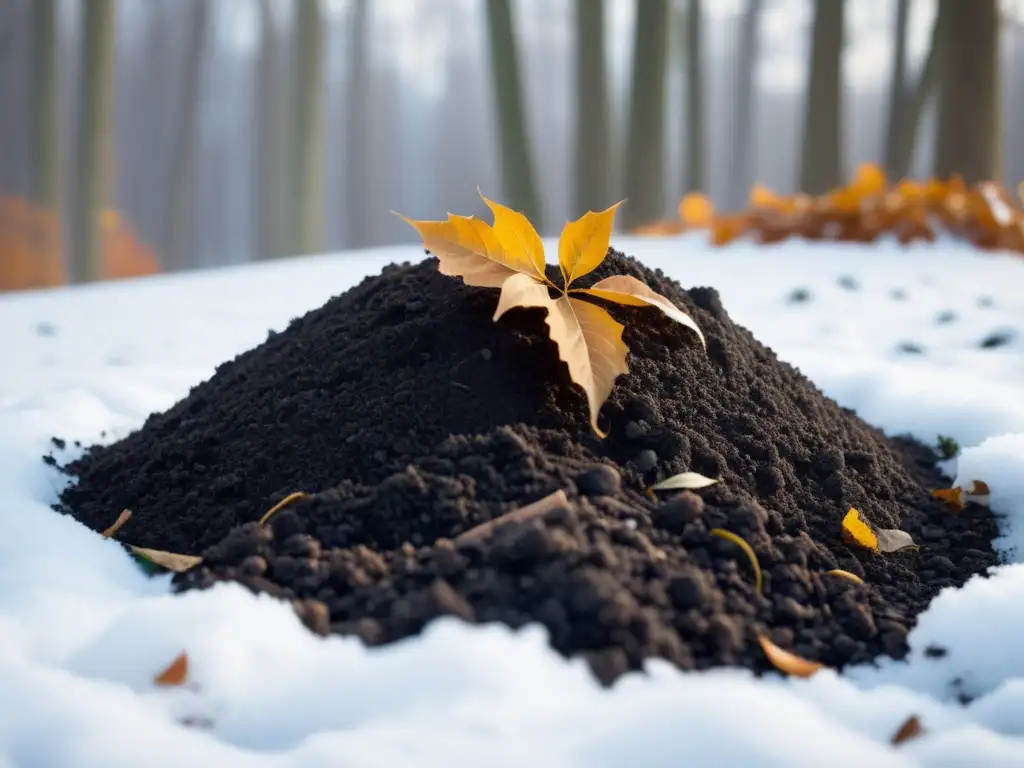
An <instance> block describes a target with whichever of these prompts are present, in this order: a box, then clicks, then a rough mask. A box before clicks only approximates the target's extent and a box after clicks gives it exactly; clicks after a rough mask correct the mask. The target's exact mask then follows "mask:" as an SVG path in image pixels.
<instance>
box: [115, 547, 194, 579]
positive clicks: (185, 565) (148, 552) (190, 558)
mask: <svg viewBox="0 0 1024 768" xmlns="http://www.w3.org/2000/svg"><path fill="white" fill-rule="evenodd" d="M128 546H129V548H130V549H131V551H132V552H134V553H135V554H136V555H139V556H140V557H144V558H145V559H146V560H149V561H150V562H151V563H155V564H156V565H159V566H160V567H161V568H166V569H167V570H168V571H174V572H175V573H181V572H182V571H187V570H188V569H189V568H193V567H195V566H197V565H199V564H200V563H201V562H203V558H201V557H198V556H196V555H178V554H175V553H174V552H163V551H161V550H159V549H147V548H146V547H136V546H134V545H131V544H129V545H128Z"/></svg>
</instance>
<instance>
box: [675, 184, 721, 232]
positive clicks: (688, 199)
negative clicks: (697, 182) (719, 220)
mask: <svg viewBox="0 0 1024 768" xmlns="http://www.w3.org/2000/svg"><path fill="white" fill-rule="evenodd" d="M679 218H680V219H682V221H683V224H684V225H685V226H686V228H687V229H707V228H708V227H710V226H711V224H712V222H713V221H714V219H715V206H714V205H712V204H711V201H710V200H708V198H707V195H702V194H700V193H699V192H690V193H688V194H686V195H684V196H683V199H682V200H680V201H679Z"/></svg>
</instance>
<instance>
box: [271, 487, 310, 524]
mask: <svg viewBox="0 0 1024 768" xmlns="http://www.w3.org/2000/svg"><path fill="white" fill-rule="evenodd" d="M308 498H309V494H308V493H303V492H302V491H295V492H294V493H289V494H288V495H287V496H285V497H284V498H283V499H281V500H280V501H279V502H277V504H275V505H274V506H272V507H271V508H270V509H268V510H267V511H266V512H264V513H263V517H261V518H260V521H259V525H266V524H267V521H268V520H270V518H272V517H273V516H274V515H275V514H277V513H278V512H280V511H281V510H282V509H284V508H285V507H287V506H288V505H289V504H292V503H294V502H296V501H300V500H302V499H308Z"/></svg>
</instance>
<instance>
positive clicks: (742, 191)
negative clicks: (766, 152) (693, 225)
mask: <svg viewBox="0 0 1024 768" xmlns="http://www.w3.org/2000/svg"><path fill="white" fill-rule="evenodd" d="M761 7H762V2H761V0H747V5H746V8H745V10H744V11H743V18H742V20H741V22H740V34H739V41H738V42H739V50H738V51H737V53H736V116H735V118H734V119H733V120H732V132H733V135H732V139H731V141H730V142H729V146H730V147H731V152H730V155H729V172H728V173H729V176H728V187H727V189H728V195H727V199H726V207H727V208H730V209H732V210H737V209H739V208H741V207H742V206H743V204H744V202H745V201H746V199H747V192H748V190H749V189H750V186H751V184H752V183H753V172H754V160H755V158H754V157H753V153H754V148H755V146H756V144H755V141H754V122H755V119H756V117H755V115H754V71H755V69H756V67H757V59H758V48H759V46H758V32H759V25H760V20H761Z"/></svg>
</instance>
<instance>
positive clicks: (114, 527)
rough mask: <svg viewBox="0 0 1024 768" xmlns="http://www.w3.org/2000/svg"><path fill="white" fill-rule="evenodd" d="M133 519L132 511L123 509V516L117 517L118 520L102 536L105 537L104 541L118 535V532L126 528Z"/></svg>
mask: <svg viewBox="0 0 1024 768" xmlns="http://www.w3.org/2000/svg"><path fill="white" fill-rule="evenodd" d="M131 519H132V511H131V510H130V509H122V510H121V514H120V515H118V516H117V520H115V521H114V524H113V525H112V526H110V527H109V528H107V530H105V531H104V532H103V533H102V534H101V535H102V536H103V538H104V539H109V538H110V537H112V536H114V535H116V534H117V532H118V531H119V530H121V528H122V526H124V524H125V523H127V522H128V521H129V520H131Z"/></svg>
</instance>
